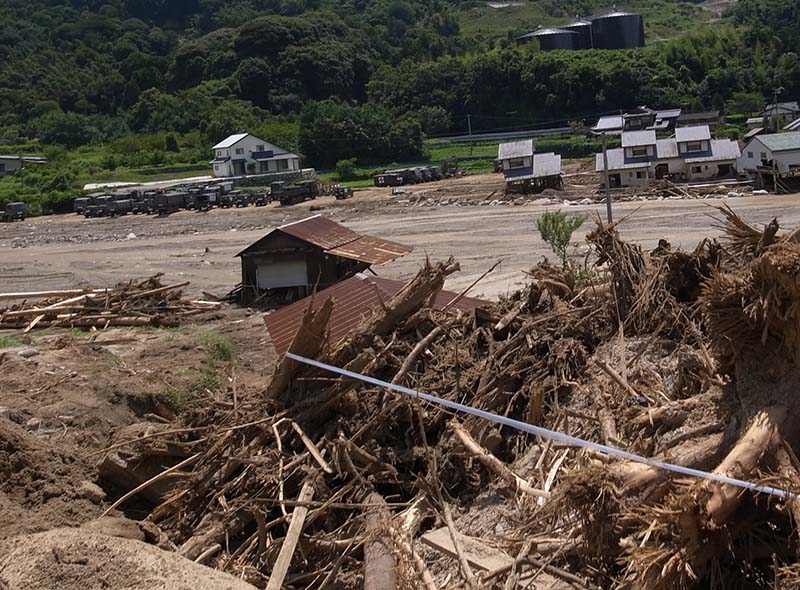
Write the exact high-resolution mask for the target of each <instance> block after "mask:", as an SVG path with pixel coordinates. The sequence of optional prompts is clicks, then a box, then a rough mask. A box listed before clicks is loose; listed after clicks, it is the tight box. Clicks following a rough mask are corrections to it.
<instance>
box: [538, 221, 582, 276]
mask: <svg viewBox="0 0 800 590" xmlns="http://www.w3.org/2000/svg"><path fill="white" fill-rule="evenodd" d="M584 221H585V218H584V217H582V216H578V215H567V214H566V213H564V212H563V211H547V212H546V213H544V214H543V215H542V216H541V217H540V218H539V219H537V220H536V228H537V229H538V230H539V235H540V236H541V237H542V240H544V242H545V243H546V244H547V245H548V246H550V249H551V250H552V251H553V253H555V255H556V256H558V258H559V259H560V260H561V266H562V267H563V268H567V264H568V259H567V248H569V245H570V242H571V241H572V234H573V233H574V232H575V230H576V229H578V228H579V227H580V226H581V225H583V222H584Z"/></svg>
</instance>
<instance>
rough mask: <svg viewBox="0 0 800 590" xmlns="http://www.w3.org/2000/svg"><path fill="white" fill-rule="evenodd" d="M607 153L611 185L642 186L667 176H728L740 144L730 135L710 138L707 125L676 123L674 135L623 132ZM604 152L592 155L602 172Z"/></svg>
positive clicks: (706, 177)
mask: <svg viewBox="0 0 800 590" xmlns="http://www.w3.org/2000/svg"><path fill="white" fill-rule="evenodd" d="M607 153H608V172H609V174H608V181H609V186H610V187H611V188H618V187H623V186H642V185H645V184H648V183H649V182H650V181H651V180H653V179H660V178H665V177H669V178H672V179H675V180H684V181H693V180H708V179H712V178H717V177H722V176H729V175H730V174H732V173H733V172H734V167H735V164H736V158H737V157H738V156H739V144H738V143H736V142H735V141H732V140H730V139H712V138H711V131H710V129H709V128H708V126H706V125H702V126H697V127H679V128H677V129H676V130H675V135H674V136H673V137H670V138H666V139H658V138H657V137H656V132H655V130H652V129H650V130H644V131H628V132H625V133H623V134H622V147H621V148H616V149H610V150H608V151H607ZM604 168H605V161H604V159H603V154H602V153H600V154H597V156H596V157H595V170H596V171H597V172H600V173H603V172H604Z"/></svg>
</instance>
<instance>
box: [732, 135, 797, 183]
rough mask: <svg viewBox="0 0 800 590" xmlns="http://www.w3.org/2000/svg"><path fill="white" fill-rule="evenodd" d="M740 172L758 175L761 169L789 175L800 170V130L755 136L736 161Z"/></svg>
mask: <svg viewBox="0 0 800 590" xmlns="http://www.w3.org/2000/svg"><path fill="white" fill-rule="evenodd" d="M736 166H737V168H738V170H739V172H744V173H746V174H748V175H749V176H756V175H758V174H759V172H761V171H766V172H768V173H769V174H772V171H773V170H776V171H777V172H778V173H779V174H780V175H783V176H788V175H794V174H795V173H798V172H800V131H791V132H788V133H771V134H769V135H759V136H757V137H754V138H753V139H752V140H750V142H749V143H748V144H747V145H746V146H745V148H744V149H743V150H742V154H741V156H740V157H739V158H738V160H737V162H736Z"/></svg>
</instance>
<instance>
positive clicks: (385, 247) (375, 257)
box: [328, 236, 413, 264]
mask: <svg viewBox="0 0 800 590" xmlns="http://www.w3.org/2000/svg"><path fill="white" fill-rule="evenodd" d="M411 250H413V248H411V247H410V246H404V245H403V244H398V243H397V242H390V241H389V240H384V239H382V238H374V237H372V236H361V237H360V238H357V239H355V240H353V241H352V242H347V243H346V244H344V245H342V246H337V247H336V248H331V249H330V250H328V253H329V254H335V255H336V256H342V257H344V258H352V259H353V260H361V261H362V262H367V263H369V264H386V263H387V262H391V261H392V260H394V259H395V258H399V257H400V256H403V255H404V254H408V253H409V252H411Z"/></svg>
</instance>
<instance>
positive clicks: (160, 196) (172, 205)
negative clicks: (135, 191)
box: [153, 192, 186, 215]
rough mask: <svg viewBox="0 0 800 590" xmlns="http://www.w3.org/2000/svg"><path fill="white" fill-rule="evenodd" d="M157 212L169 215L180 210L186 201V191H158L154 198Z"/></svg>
mask: <svg viewBox="0 0 800 590" xmlns="http://www.w3.org/2000/svg"><path fill="white" fill-rule="evenodd" d="M153 202H154V205H155V212H156V213H158V214H159V215H169V214H170V213H175V212H176V211H179V210H180V209H181V207H183V204H184V203H185V202H186V193H178V192H169V193H156V196H155V199H154V201H153Z"/></svg>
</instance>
